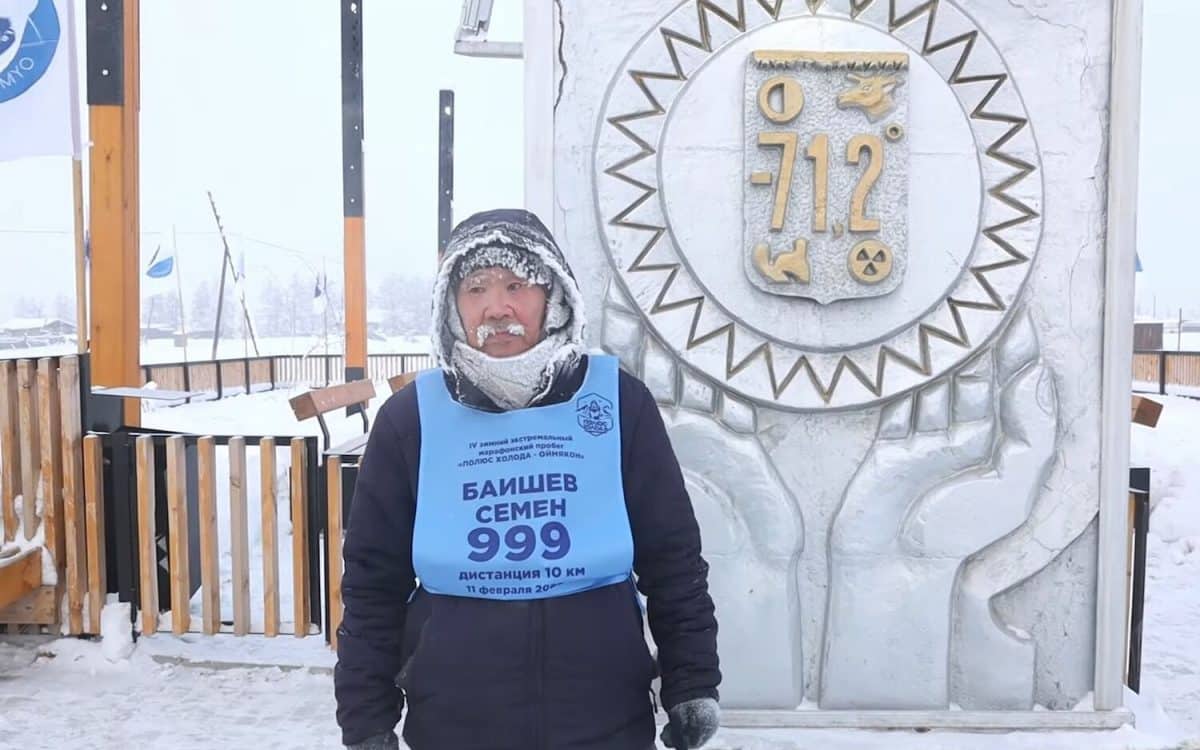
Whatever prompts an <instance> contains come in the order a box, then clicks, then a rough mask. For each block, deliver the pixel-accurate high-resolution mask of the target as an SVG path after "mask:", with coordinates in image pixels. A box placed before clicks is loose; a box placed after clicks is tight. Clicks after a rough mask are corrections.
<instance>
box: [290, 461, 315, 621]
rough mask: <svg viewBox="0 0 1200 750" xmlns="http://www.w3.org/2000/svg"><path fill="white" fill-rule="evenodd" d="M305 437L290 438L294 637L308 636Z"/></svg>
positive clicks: (309, 618) (306, 462)
mask: <svg viewBox="0 0 1200 750" xmlns="http://www.w3.org/2000/svg"><path fill="white" fill-rule="evenodd" d="M306 455H307V452H306V450H305V445H304V438H292V604H293V614H292V616H293V622H294V623H295V634H296V637H297V638H304V637H305V636H307V635H308V624H309V621H310V620H311V619H312V618H311V617H310V616H309V613H310V610H309V597H308V479H307V476H308V473H307V464H308V461H307V458H306Z"/></svg>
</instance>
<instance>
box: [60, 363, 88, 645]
mask: <svg viewBox="0 0 1200 750" xmlns="http://www.w3.org/2000/svg"><path fill="white" fill-rule="evenodd" d="M58 386H59V394H60V398H61V411H60V413H59V418H60V419H59V424H60V428H61V430H62V452H61V455H62V479H63V483H62V508H63V545H64V547H65V549H64V558H65V563H66V572H67V576H66V578H67V632H68V633H69V634H70V635H80V634H82V633H83V632H84V630H83V627H84V622H83V605H84V601H85V598H86V592H87V586H88V578H87V576H88V557H87V542H86V539H85V534H86V529H87V508H86V505H85V499H84V486H85V478H84V472H83V461H84V455H83V449H84V447H83V430H82V423H81V422H80V414H79V360H78V359H76V358H75V357H68V358H66V359H64V360H63V361H62V370H61V371H60V373H59V378H58Z"/></svg>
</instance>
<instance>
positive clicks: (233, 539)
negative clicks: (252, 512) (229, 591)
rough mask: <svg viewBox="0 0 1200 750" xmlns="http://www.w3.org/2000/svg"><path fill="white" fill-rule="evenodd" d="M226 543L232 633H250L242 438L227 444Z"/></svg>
mask: <svg viewBox="0 0 1200 750" xmlns="http://www.w3.org/2000/svg"><path fill="white" fill-rule="evenodd" d="M229 525H230V539H229V543H230V546H231V549H232V551H233V634H234V635H246V634H247V633H249V632H250V532H249V527H248V523H247V521H246V439H245V438H241V437H235V438H232V439H230V441H229Z"/></svg>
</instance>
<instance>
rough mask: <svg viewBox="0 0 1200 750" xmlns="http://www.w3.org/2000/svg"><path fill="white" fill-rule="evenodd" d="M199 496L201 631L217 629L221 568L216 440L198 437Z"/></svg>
mask: <svg viewBox="0 0 1200 750" xmlns="http://www.w3.org/2000/svg"><path fill="white" fill-rule="evenodd" d="M196 453H197V460H198V463H199V467H198V468H199V471H198V475H199V476H198V478H199V482H198V491H199V495H200V497H199V498H198V500H199V506H200V602H201V608H202V611H201V619H202V621H203V627H204V634H205V635H214V634H216V633H219V632H220V631H221V571H220V567H219V562H220V557H219V556H218V552H217V451H216V441H215V440H213V438H211V437H202V438H200V439H199V440H198V441H197V443H196Z"/></svg>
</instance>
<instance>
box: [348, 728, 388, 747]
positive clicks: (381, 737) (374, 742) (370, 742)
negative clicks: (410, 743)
mask: <svg viewBox="0 0 1200 750" xmlns="http://www.w3.org/2000/svg"><path fill="white" fill-rule="evenodd" d="M346 750H400V740H398V739H397V738H396V733H395V732H388V733H387V734H377V735H375V736H374V737H371V738H370V739H366V740H363V741H362V742H359V743H358V744H356V745H346Z"/></svg>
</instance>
